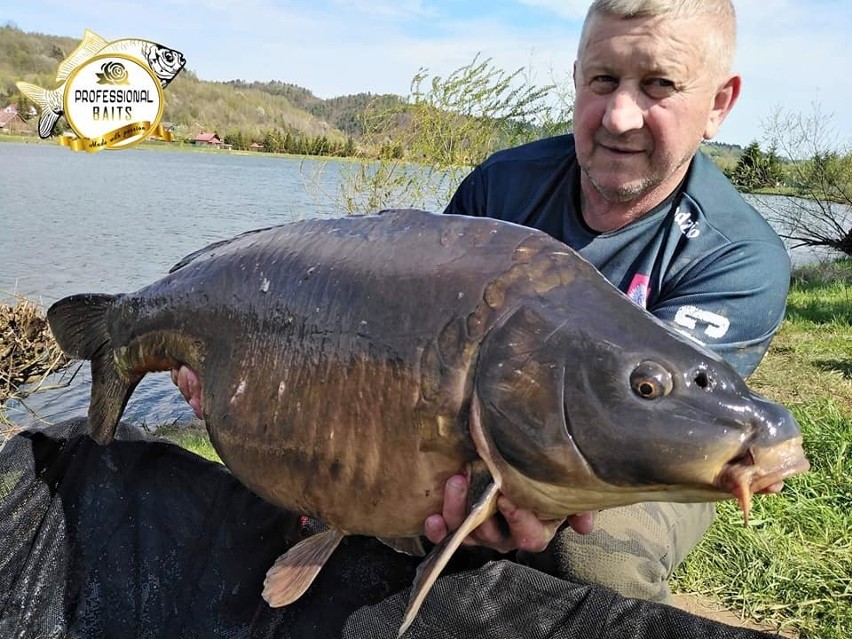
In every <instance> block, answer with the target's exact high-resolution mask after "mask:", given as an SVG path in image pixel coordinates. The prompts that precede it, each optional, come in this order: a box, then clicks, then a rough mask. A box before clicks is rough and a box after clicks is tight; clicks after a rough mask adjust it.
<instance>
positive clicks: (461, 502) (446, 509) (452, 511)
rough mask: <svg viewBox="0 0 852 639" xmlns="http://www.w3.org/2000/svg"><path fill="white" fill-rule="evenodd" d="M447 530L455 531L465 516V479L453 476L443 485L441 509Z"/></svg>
mask: <svg viewBox="0 0 852 639" xmlns="http://www.w3.org/2000/svg"><path fill="white" fill-rule="evenodd" d="M442 514H443V515H444V522H445V524H446V527H447V530H456V529H457V528H458V527H459V526H461V525H462V523H463V522H464V519H465V516H466V515H467V477H465V476H464V475H453V476H452V477H450V478H449V479H448V480H447V482H446V483H445V484H444V505H443V508H442Z"/></svg>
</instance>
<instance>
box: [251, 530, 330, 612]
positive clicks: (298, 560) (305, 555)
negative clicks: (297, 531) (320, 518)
mask: <svg viewBox="0 0 852 639" xmlns="http://www.w3.org/2000/svg"><path fill="white" fill-rule="evenodd" d="M345 536H346V534H345V533H344V532H343V531H341V530H338V529H337V528H329V529H328V530H326V531H323V532H321V533H319V534H318V535H312V536H311V537H308V538H307V539H304V540H302V541H300V542H299V543H298V544H296V545H295V546H293V547H292V548H291V549H290V550H288V551H287V552H285V553H284V554H283V555H281V556H280V557H279V558H278V559H276V560H275V564H273V566H272V568H270V569H269V570H268V571H267V573H266V579H265V580H264V582H263V598H264V599H265V600H266V603H268V604H269V605H270V606H272V607H273V608H279V607H281V606H286V605H287V604H291V603H293V602H294V601H296V600H297V599H298V598H299V597H301V596H302V595H303V594H305V591H306V590H307V589H308V588H309V587H310V585H311V584H312V583H313V581H314V579H316V576H317V575H318V574H319V571H320V570H322V567H323V566H324V565H325V563H326V562H327V561H328V558H329V557H331V553H333V552H334V549H335V548H337V546H338V544H340V541H341V540H342V539H343V538H344V537H345Z"/></svg>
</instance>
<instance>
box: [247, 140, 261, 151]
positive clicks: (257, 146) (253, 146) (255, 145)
mask: <svg viewBox="0 0 852 639" xmlns="http://www.w3.org/2000/svg"><path fill="white" fill-rule="evenodd" d="M249 148H250V149H251V150H252V151H262V150H263V145H262V144H258V143H257V142H252V143H251V146H250V147H249Z"/></svg>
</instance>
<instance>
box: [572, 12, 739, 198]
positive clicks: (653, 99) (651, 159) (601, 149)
mask: <svg viewBox="0 0 852 639" xmlns="http://www.w3.org/2000/svg"><path fill="white" fill-rule="evenodd" d="M589 21H590V22H589V23H588V24H587V31H586V33H587V38H586V42H585V45H584V46H583V49H582V50H581V51H580V52H579V55H578V59H577V62H576V64H575V68H574V84H575V89H576V97H575V104H574V136H575V140H576V148H577V159H578V161H579V164H580V167H581V168H582V171H583V177H582V180H583V186H584V189H587V188H588V187H589V186H591V187H592V188H594V190H595V191H597V192H598V193H599V194H600V195H601V196H603V198H604V199H605V200H606V201H610V202H630V201H633V200H637V199H639V198H642V197H644V196H648V195H651V196H657V195H659V196H661V197H660V198H658V199H662V198H665V197H666V196H667V195H668V194H669V193H671V192H672V190H674V188H675V187H676V186H677V184H678V183H679V182H680V180H681V179H682V178H683V176H684V175H685V174H686V170H687V168H688V166H689V161H690V159H691V158H692V155H693V154H694V153H695V151H696V149H697V148H698V145H699V144H700V143H701V140H702V139H703V138H706V139H709V138H711V137H713V136H714V135H715V134H716V130H717V129H718V126H719V124H721V121H722V120H723V119H724V117H725V115H726V114H727V111H728V110H729V109H730V107H731V106H733V101H735V100H736V95H737V93H738V90H739V78H734V79H733V80H731V79H729V78H721V79H720V78H718V77H717V76H716V74H715V73H714V68H713V67H710V66H709V65H707V64H706V63H705V54H704V47H705V34H706V31H707V29H708V28H709V26H708V24H707V23H706V21H705V20H703V19H692V20H685V19H674V18H636V19H631V20H623V19H618V18H613V17H609V16H604V15H598V14H593V15H592V16H590V17H589ZM734 81H735V83H736V86H735V87H734V88H733V89H732V90H730V89H728V90H726V89H725V87H726V86H728V87H730V86H731V82H734ZM726 83H727V84H726ZM720 89H721V90H720ZM731 91H733V99H730V100H729V99H726V96H727V97H730V93H731ZM658 192H659V193H658Z"/></svg>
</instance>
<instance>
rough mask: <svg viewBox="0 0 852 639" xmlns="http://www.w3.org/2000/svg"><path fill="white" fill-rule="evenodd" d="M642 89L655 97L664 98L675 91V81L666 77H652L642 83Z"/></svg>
mask: <svg viewBox="0 0 852 639" xmlns="http://www.w3.org/2000/svg"><path fill="white" fill-rule="evenodd" d="M642 89H643V90H644V91H645V93H646V94H647V95H649V96H650V97H652V98H655V99H658V100H659V99H661V98H666V97H668V96H670V95H671V94H672V93H674V92H675V89H676V87H675V83H674V82H672V81H671V80H667V79H666V78H652V79H650V80H646V81H645V82H643V83H642Z"/></svg>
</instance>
